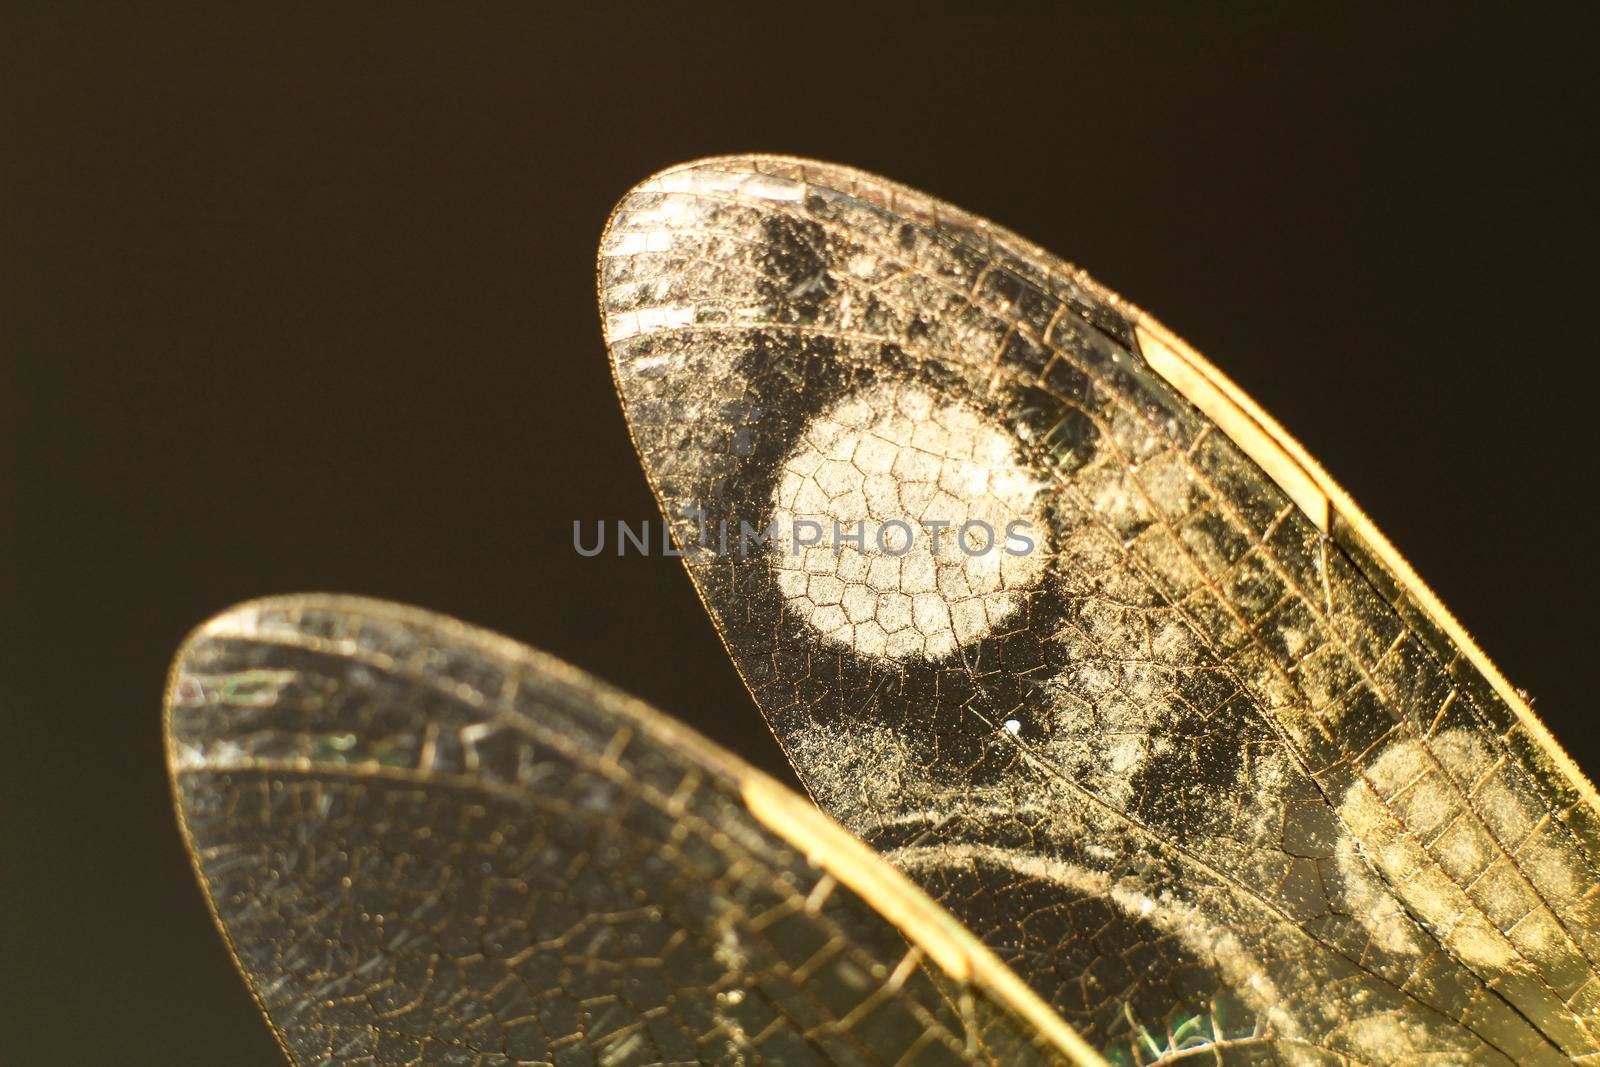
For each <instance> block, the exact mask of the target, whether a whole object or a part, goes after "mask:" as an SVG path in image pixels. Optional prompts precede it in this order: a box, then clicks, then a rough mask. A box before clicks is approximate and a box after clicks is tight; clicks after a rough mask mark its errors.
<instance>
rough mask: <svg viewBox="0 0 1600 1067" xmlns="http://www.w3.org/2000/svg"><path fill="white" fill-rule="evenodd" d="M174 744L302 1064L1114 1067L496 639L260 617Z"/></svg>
mask: <svg viewBox="0 0 1600 1067" xmlns="http://www.w3.org/2000/svg"><path fill="white" fill-rule="evenodd" d="M167 723H168V725H167V730H168V751H169V759H170V763H171V766H172V770H173V774H174V785H175V790H176V793H177V798H178V804H179V813H180V817H181V821H182V823H183V826H184V831H185V835H186V837H187V839H188V842H189V844H190V847H191V851H192V854H193V856H194V859H195V863H196V867H197V870H198V871H199V873H200V877H201V881H202V883H203V884H204V886H205V888H206V890H207V893H208V896H209V898H210V901H211V903H212V905H213V908H214V911H215V913H216V915H217V918H218V921H219V924H220V926H221V928H222V930H223V932H224V934H225V936H226V937H227V939H228V941H229V943H230V945H231V946H232V948H233V950H234V953H235V956H236V958H237V960H238V962H239V965H240V967H241V969H242V970H243V972H244V974H245V976H246V978H247V980H248V981H249V983H250V985H251V988H252V990H253V991H254V993H255V995H256V997H257V999H258V1001H259V1002H260V1004H261V1006H262V1008H263V1010H264V1011H265V1013H266V1015H267V1017H268V1020H269V1021H270V1023H271V1025H272V1027H273V1029H274V1031H275V1032H276V1034H277V1035H278V1037H279V1039H280V1041H281V1043H282V1045H283V1046H284V1048H285V1050H286V1051H287V1052H288V1054H289V1056H290V1058H291V1059H292V1060H293V1061H294V1062H295V1063H297V1064H305V1065H310V1064H386V1065H387V1064H462V1065H467V1064H471V1065H482V1067H489V1065H500V1064H514V1063H515V1064H522V1063H556V1064H572V1063H584V1064H591V1063H599V1064H606V1065H613V1067H620V1065H623V1064H647V1063H648V1064H664V1063H698V1062H712V1063H758V1062H780V1063H789V1064H802V1063H819V1064H821V1063H827V1064H897V1063H898V1064H912V1063H915V1064H933V1063H997V1062H1002V1061H1010V1060H1019V1061H1020V1062H1024V1063H1035V1062H1037V1063H1055V1062H1084V1063H1089V1062H1096V1061H1097V1057H1094V1055H1093V1054H1092V1053H1089V1052H1087V1050H1085V1049H1084V1048H1083V1047H1082V1045H1081V1043H1079V1042H1077V1040H1076V1038H1075V1035H1072V1034H1071V1033H1070V1032H1069V1031H1067V1030H1066V1028H1065V1027H1064V1026H1062V1025H1061V1023H1060V1020H1059V1019H1057V1018H1055V1017H1053V1016H1052V1015H1051V1014H1050V1013H1049V1012H1048V1010H1047V1009H1045V1008H1044V1006H1043V1005H1042V1004H1041V1003H1040V1002H1039V1001H1038V1000H1037V999H1036V998H1034V997H1032V996H1031V994H1029V993H1027V991H1026V989H1025V987H1023V986H1021V984H1020V983H1019V982H1017V980H1016V979H1015V977H1014V976H1011V975H1009V974H1008V973H1006V972H1004V970H1003V968H1001V967H1000V966H999V965H998V964H997V962H996V961H995V960H994V959H993V957H992V956H990V955H989V954H988V953H987V952H985V951H984V950H983V949H982V948H981V947H980V946H978V945H977V944H976V943H975V942H973V941H972V940H971V938H970V937H969V936H967V935H965V934H964V933H963V932H961V931H960V930H959V929H958V928H956V927H955V926H954V923H953V921H952V920H950V919H949V918H948V916H944V915H943V914H942V913H940V912H939V911H938V909H937V908H935V907H934V906H933V905H932V904H931V902H930V901H928V900H927V898H926V897H924V896H922V895H921V894H920V893H919V892H917V891H916V890H914V889H912V888H911V887H910V886H909V885H908V884H906V883H905V882H904V881H903V880H902V879H900V877H899V876H898V875H896V874H895V873H894V872H893V871H892V870H891V869H889V868H888V867H886V866H884V865H883V864H882V863H881V862H880V861H877V860H876V859H875V858H874V857H871V856H870V855H868V854H867V853H866V851H865V850H864V849H863V848H861V846H860V845H859V844H858V843H856V842H855V841H854V840H853V839H851V838H850V837H849V836H848V835H847V834H845V833H844V832H843V831H841V830H839V829H838V828H837V827H835V826H833V825H832V824H831V823H828V822H827V821H826V820H825V819H823V818H822V817H821V816H820V815H819V814H817V813H816V811H815V809H813V808H811V807H810V805H809V804H806V803H805V802H804V801H801V800H799V799H798V798H794V797H791V796H789V795H787V794H786V793H785V792H784V791H783V790H782V789H781V787H778V786H777V785H776V784H775V783H772V782H771V781H770V780H769V779H766V778H764V777H762V776H761V775H759V774H758V773H757V772H755V771H753V770H751V769H750V768H748V767H746V766H744V765H743V764H741V763H740V762H739V761H737V760H736V759H734V758H733V757H731V756H729V755H727V754H726V753H723V752H721V751H720V750H717V749H715V748H713V747H712V746H711V745H710V744H709V743H707V742H705V741H703V740H701V739H700V738H698V737H697V736H695V735H693V734H690V733H689V732H688V731H687V730H684V729H682V728H681V727H678V726H676V725H674V724H672V723H670V722H668V721H667V720H665V719H664V718H662V717H661V716H659V715H657V714H655V713H654V712H651V711H650V710H649V709H647V708H644V707H643V706H641V705H640V704H638V703H637V702H636V701H632V700H630V699H628V698H626V697H623V696H621V695H620V694H618V693H616V692H614V691H612V690H610V689H608V688H606V687H604V686H602V685H600V684H599V683H597V682H595V681H593V680H592V679H589V678H588V677H586V676H584V675H582V674H580V673H579V672H577V671H575V670H573V669H571V668H569V667H566V666H565V665H563V664H560V663H559V662H557V661H554V660H552V659H549V658H548V657H544V656H541V655H538V654H536V653H534V652H531V651H529V650H527V649H524V648H521V647H520V646H517V645H514V644H513V643H511V642H509V641H506V640H504V639H500V638H495V637H492V636H489V635H486V634H483V633H481V632H478V631H474V630H471V629H469V628H467V627H465V626H463V625H461V624H459V623H455V622H453V621H450V620H445V619H441V618H437V617H434V616H429V615H426V614H423V613H421V612H417V611H412V610H408V609H402V608H398V607H394V606H391V605H384V604H378V603H373V602H367V601H358V600H353V599H349V598H330V597H309V598H286V599H280V600H269V601H261V602H257V603H253V604H249V605H245V606H243V607H240V608H237V609H234V610H233V611H230V612H228V613H226V614H224V615H222V616H220V617H218V618H217V619H215V620H213V621H212V622H211V623H209V624H208V625H207V626H205V627H203V628H202V629H201V630H200V631H199V632H198V633H197V634H196V635H195V636H194V637H193V638H192V639H191V640H190V642H189V643H188V644H187V645H186V647H185V649H184V650H183V652H182V653H181V654H180V656H179V659H178V661H177V663H176V665H175V667H174V673H173V680H172V685H171V689H170V692H169V698H168V720H167ZM764 819H765V820H767V821H765V822H764V821H763V820H764ZM769 823H771V824H772V825H769ZM774 827H776V828H774ZM808 857H810V858H808ZM869 898H870V900H871V903H869ZM875 908H883V909H884V913H883V914H880V912H879V911H877V910H875ZM885 915H887V916H889V918H887V919H886V918H885ZM891 920H892V921H891ZM902 930H905V931H910V932H911V934H912V937H913V939H914V941H913V943H908V941H907V939H906V936H905V935H904V934H903V933H902Z"/></svg>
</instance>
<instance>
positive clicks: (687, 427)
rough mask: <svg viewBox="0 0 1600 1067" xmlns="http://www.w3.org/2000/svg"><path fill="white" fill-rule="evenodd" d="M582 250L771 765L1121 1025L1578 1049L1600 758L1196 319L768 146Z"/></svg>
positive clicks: (1144, 1045) (1151, 1031)
mask: <svg viewBox="0 0 1600 1067" xmlns="http://www.w3.org/2000/svg"><path fill="white" fill-rule="evenodd" d="M600 290H601V303H602V313H603V319H604V325H605V331H606V337H607V341H608V344H609V345H610V349H611V355H612V360H613V366H614V370H615V374H616V378H617V383H618V387H619V390H620V392H621V395H622V399H623V402H624V407H625V409H626V412H627V417H628V422H629V425H630V427H631V430H632V433H633V435H634V439H635V442H636V444H637V446H638V449H639V452H640V454H641V456H642V458H643V461H644V466H645V469H646V471H647V473H648V475H649V478H650V481H651V483H652V484H653V486H654V488H655V491H656V493H657V495H658V497H659V499H660V502H661V505H662V507H663V509H664V511H665V512H666V513H667V514H668V516H669V517H670V518H672V519H673V520H674V521H675V530H676V532H677V536H678V538H679V540H680V541H681V542H683V543H684V544H685V545H686V546H688V548H689V551H688V553H687V556H686V559H685V562H686V563H687V565H688V567H689V571H690V573H691V575H692V576H693V578H694V580H695V582H696V584H697V585H698V587H699V590H700V593H701V595H702V597H703V598H704V600H705V602H706V604H707V606H708V608H709V609H710V611H711V614H712V616H713V618H714V620H715V622H716V624H717V627H718V628H719V630H720V631H721V633H722V635H723V638H724V640H725V642H726V644H727V646H728V648H729V650H730V652H731V654H732V655H733V658H734V660H735V662H736V663H737V665H738V667H739V670H740V671H741V672H742V673H743V675H744V678H745V680H746V682H747V683H748V685H749V687H750V689H751V691H752V693H753V694H754V696H755V698H756V700H757V702H758V703H759V704H760V706H761V709H762V711H763V712H764V713H765V715H766V716H767V717H768V719H769V721H770V722H771V724H772V726H773V728H774V730H775V732H776V734H777V736H778V738H779V740H780V741H781V742H782V744H783V745H784V747H785V749H786V750H787V752H788V754H789V756H790V758H791V760H792V761H793V763H794V765H795V767H796V769H797V770H798V772H799V774H800V776H801V778H802V780H803V781H804V782H805V784H806V786H807V787H808V789H809V790H810V791H811V793H812V795H813V796H814V797H815V798H816V799H817V801H818V802H819V803H820V804H821V805H822V807H823V808H824V809H826V810H827V811H828V812H830V813H831V814H833V815H834V816H835V817H836V818H838V819H839V820H840V821H841V822H843V823H844V824H845V825H846V826H848V827H849V828H850V829H852V830H854V831H855V832H856V833H857V834H858V835H860V836H861V837H862V838H863V839H864V840H865V841H866V842H867V843H869V844H871V845H872V846H874V847H875V848H877V849H879V850H881V851H883V852H884V853H886V854H887V855H888V856H889V857H890V859H891V860H892V861H893V862H894V863H895V864H896V865H897V866H899V867H900V868H901V869H902V870H904V871H905V872H907V873H908V874H909V875H910V876H911V877H912V878H913V879H914V880H916V881H917V882H918V883H920V884H921V885H922V886H923V888H925V889H926V890H927V891H928V892H929V893H930V894H931V895H932V896H933V897H935V898H936V899H937V900H939V901H940V902H941V903H943V904H944V905H945V907H947V908H948V909H949V910H950V911H951V912H953V913H954V914H955V915H956V916H957V917H958V918H960V919H961V920H962V921H964V922H965V923H966V924H967V925H968V926H969V927H971V928H972V929H973V930H974V931H976V932H977V933H978V934H979V935H980V937H982V939H983V940H984V941H985V942H986V943H988V944H989V946H990V947H991V948H993V949H994V950H995V951H996V953H997V954H998V955H1000V957H1001V958H1002V959H1004V960H1005V961H1006V962H1008V963H1010V964H1011V965H1012V967H1014V968H1015V969H1016V970H1017V971H1018V972H1019V973H1020V974H1021V975H1022V976H1023V977H1024V978H1025V979H1026V980H1027V981H1028V982H1029V983H1031V984H1032V986H1033V988H1034V989H1035V990H1036V991H1037V992H1038V993H1039V994H1040V995H1041V996H1042V997H1043V998H1044V999H1045V1000H1047V1001H1049V1002H1050V1003H1051V1004H1052V1005H1053V1006H1054V1007H1055V1008H1056V1009H1057V1010H1059V1011H1060V1012H1061V1013H1062V1014H1063V1016H1064V1017H1065V1018H1066V1019H1067V1020H1068V1021H1069V1022H1070V1023H1072V1024H1073V1025H1074V1026H1075V1027H1077V1028H1078V1029H1079V1030H1080V1031H1081V1032H1083V1033H1084V1034H1085V1036H1086V1037H1087V1038H1088V1039H1090V1041H1091V1043H1094V1044H1096V1045H1098V1046H1099V1047H1100V1048H1102V1049H1104V1050H1105V1052H1106V1054H1107V1056H1108V1057H1109V1058H1111V1059H1112V1060H1114V1061H1117V1062H1153V1061H1161V1060H1167V1059H1176V1058H1179V1057H1181V1056H1185V1055H1195V1054H1200V1055H1203V1056H1205V1057H1208V1058H1209V1057H1216V1058H1219V1059H1223V1060H1226V1061H1228V1062H1235V1061H1239V1062H1244V1061H1251V1060H1279V1061H1287V1062H1296V1063H1299V1062H1317V1063H1322V1062H1335V1061H1356V1062H1367V1063H1403V1062H1417V1061H1423V1060H1427V1061H1429V1062H1469V1061H1470V1062H1499V1063H1510V1062H1517V1063H1522V1064H1533V1063H1549V1064H1555V1063H1565V1062H1568V1059H1569V1057H1570V1058H1571V1059H1573V1060H1579V1061H1584V1060H1588V1061H1591V1062H1600V982H1597V980H1596V960H1597V959H1600V903H1597V895H1600V885H1597V882H1600V879H1597V877H1596V868H1597V856H1600V849H1597V842H1600V832H1597V826H1600V824H1597V805H1596V797H1595V792H1594V789H1593V787H1592V786H1591V785H1590V784H1589V783H1588V782H1587V781H1586V780H1585V779H1584V778H1583V777H1582V776H1581V774H1580V773H1579V772H1578V771H1577V770H1576V769H1575V768H1574V767H1573V766H1572V765H1571V763H1570V761H1569V760H1568V759H1567V758H1566V756H1565V755H1564V754H1563V753H1562V752H1561V751H1560V750H1559V748H1558V747H1557V746H1556V745H1555V744H1554V742H1553V741H1552V740H1551V739H1550V737H1549V736H1548V734H1547V732H1546V731H1545V730H1544V728H1543V727H1542V726H1541V725H1540V724H1539V722H1538V721H1537V719H1536V718H1535V717H1534V716H1533V714H1532V712H1531V711H1530V710H1529V708H1528V707H1527V705H1526V704H1525V702H1524V701H1523V700H1522V699H1521V698H1520V697H1519V696H1518V695H1517V694H1516V693H1515V692H1514V691H1513V690H1512V689H1511V688H1510V687H1509V686H1508V685H1507V684H1506V683H1505V681H1504V680H1503V679H1502V678H1501V677H1500V675H1499V674H1498V673H1497V672H1496V671H1495V670H1494V668H1493V667H1492V666H1491V665H1490V664H1489V662H1488V661H1487V659H1485V658H1484V657H1483V655H1482V654H1481V653H1480V652H1479V651H1478V650H1477V648H1476V647H1475V646H1474V645H1473V644H1472V642H1471V641H1470V639H1468V638H1467V636H1466V635H1465V634H1464V633H1463V632H1462V631H1461V629H1460V628H1459V626H1457V625H1456V624H1455V622H1454V621H1453V620H1452V619H1451V618H1450V617H1449V615H1448V614H1447V613H1446V612H1445V611H1444V610H1443V609H1442V608H1441V607H1440V606H1439V605H1438V603H1437V602H1436V601H1435V600H1434V598H1433V597H1432V595H1431V594H1430V593H1429V592H1428V591H1427V590H1426V588H1425V587H1424V586H1422V584H1421V583H1420V582H1419V581H1418V580H1417V579H1416V578H1415V576H1414V575H1413V574H1412V573H1411V571H1410V569H1409V567H1407V566H1406V564H1405V563H1404V561H1403V560H1402V559H1401V558H1400V557H1399V556H1398V554H1396V553H1395V552H1394V551H1393V549H1391V548H1390V547H1389V546H1388V544H1387V543H1386V542H1385V541H1384V540H1383V539H1382V538H1381V536H1379V535H1378V534H1377V533H1376V531H1375V530H1374V529H1373V528H1372V527H1371V525H1370V523H1368V522H1367V520H1366V519H1365V518H1364V517H1363V516H1362V515H1361V514H1360V512H1359V511H1357V510H1356V508H1355V507H1354V505H1352V504H1351V503H1350V502H1349V500H1348V499H1347V498H1346V497H1345V496H1344V494H1343V493H1342V492H1340V491H1339V490H1338V488H1337V487H1336V486H1334V485H1333V483H1332V482H1331V481H1330V480H1329V479H1328V478H1327V477H1326V475H1324V474H1323V473H1322V472H1321V470H1320V469H1319V468H1318V467H1317V466H1316V465H1315V463H1313V462H1312V461H1311V460H1310V459H1309V457H1307V456H1306V455H1305V453H1304V452H1303V450H1301V449H1300V447H1299V446H1298V445H1297V444H1295V443H1294V442H1293V441H1292V440H1291V439H1290V438H1288V437H1287V436H1286V435H1284V434H1283V433H1282V431H1281V430H1279V429H1278V428H1277V426H1276V425H1275V424H1274V423H1273V422H1272V420H1271V419H1270V418H1268V417H1267V416H1266V415H1265V414H1263V413H1262V412H1261V411H1260V410H1259V409H1258V408H1257V407H1256V406H1255V405H1254V404H1253V403H1251V402H1250V401H1249V400H1248V398H1246V397H1244V396H1243V395H1242V394H1241V393H1240V392H1239V391H1238V390H1237V388H1236V387H1234V386H1233V385H1232V384H1231V383H1229V382H1228V381H1227V380H1226V379H1225V378H1224V377H1222V376H1221V375H1220V374H1219V373H1217V372H1216V371H1215V370H1214V369H1213V368H1211V367H1210V366H1209V365H1208V364H1206V363H1205V362H1204V361H1203V360H1201V359H1200V358H1199V357H1198V356H1197V355H1195V354H1194V353H1193V352H1192V351H1190V350H1189V349H1188V348H1187V347H1186V346H1184V345H1183V343H1182V342H1181V341H1179V340H1177V339H1176V338H1175V337H1173V336H1172V335H1171V334H1170V333H1168V332H1167V331H1166V330H1164V329H1163V328H1162V327H1161V326H1159V325H1158V324H1157V323H1155V322H1154V321H1153V320H1151V319H1150V318H1148V317H1147V316H1145V315H1144V314H1142V313H1141V312H1139V311H1138V310H1137V309H1135V308H1132V307H1130V306H1129V305H1128V304H1126V303H1124V302H1123V301H1121V300H1119V299H1118V298H1117V297H1115V296H1113V295H1112V294H1110V293H1108V292H1106V291H1105V290H1103V289H1101V288H1100V287H1099V286H1097V285H1096V284H1095V283H1093V282H1092V281H1090V280H1089V279H1088V278H1087V277H1085V276H1084V275H1083V274H1082V273H1081V272H1079V271H1077V270H1076V269H1074V268H1072V267H1070V266H1068V265H1067V264H1064V263H1062V262H1061V261H1059V260H1057V259H1055V258H1053V257H1051V256H1050V255H1048V254H1047V253H1045V252H1044V251H1042V250H1041V249H1039V248H1037V247H1035V246H1033V245H1031V244H1028V243H1027V242H1025V241H1023V240H1021V239H1020V238H1017V237H1015V236H1014V235H1012V234H1010V233H1007V232H1005V231H1003V230H1001V229H999V228H998V227H995V226H993V225H991V224H989V223H987V222H984V221H982V220H980V219H976V218H973V217H972V216H970V215H966V214H964V213H962V212H961V211H959V210H957V209H955V208H952V207H950V206H948V205H945V204H942V203H940V202H938V201H936V200H933V199H931V198H929V197H927V196H924V195H922V194H920V193H917V192H915V191H913V190H910V189H906V188H904V187H901V186H897V185H894V184H891V183H889V182H886V181H883V180H881V179H878V178H874V177H872V176H870V175H866V174H863V173H860V172H857V171H852V170H849V169H846V168H842V167H837V166H830V165H827V164H819V163H814V162H807V161H802V160H793V159H782V158H775V157H743V158H725V159H712V160H706V161H702V162H699V163H693V164H689V165H686V166H683V167H678V168H675V169H672V170H669V171H666V172H664V173H662V174H660V175H658V176H656V177H655V178H653V179H651V180H649V181H647V182H645V183H644V184H642V185H640V186H638V187H637V188H635V189H634V190H633V191H632V192H631V193H629V194H628V196H627V197H626V198H625V199H624V200H623V202H622V203H621V205H620V206H619V207H618V208H617V210H616V212H615V213H614V215H613V216H612V219H611V221H610V224H609V226H608V228H607V231H606V235H605V238H604V243H603V246H602V249H601V258H600ZM896 522H899V523H903V524H904V526H899V525H895V524H896ZM941 523H943V524H946V525H944V526H940V525H939V524H941ZM1012 523H1017V524H1019V525H1016V526H1015V527H1012V525H1011V524H1012ZM746 527H748V529H746ZM985 528H987V529H988V530H989V531H991V532H992V536H995V537H997V538H999V539H1004V541H1003V543H1004V546H1005V547H1004V548H995V549H993V550H990V551H988V552H981V551H976V550H977V549H980V548H982V547H983V542H984V539H985V536H986V535H985ZM724 529H727V530H729V531H731V532H730V533H729V534H727V535H726V538H725V539H724V535H723V534H722V533H721V532H720V531H722V530H724ZM908 529H909V532H910V533H911V534H913V535H914V536H913V537H911V538H907V536H906V533H907V530H908ZM1008 529H1014V531H1015V532H1016V533H1017V534H1018V535H1019V537H1018V538H1017V539H1015V540H1012V539H1007V538H1006V531H1007V530H1008ZM835 531H837V533H836V532H835ZM963 531H965V532H964V533H963ZM934 532H942V533H943V534H944V536H945V541H944V551H943V552H942V554H941V552H940V551H939V550H938V548H937V547H936V546H935V545H934V544H933V543H932V537H931V534H932V533H934ZM741 533H744V534H746V536H745V537H743V538H741V536H740V535H741ZM751 534H754V535H755V536H749V535H751ZM852 534H854V535H855V539H853V540H852V539H851V535H852ZM840 535H842V538H841V537H840ZM880 536H883V540H881V541H880V540H879V539H878V538H879V537H880ZM763 537H765V540H763ZM819 538H820V543H814V542H817V541H818V539H819ZM836 538H839V539H838V540H836ZM954 538H964V539H963V540H961V541H956V540H953V539H954ZM968 541H970V542H971V543H970V544H969V543H968ZM952 545H955V546H956V548H957V549H959V550H953V549H952ZM1030 545H1031V548H1030V547H1029V546H1030Z"/></svg>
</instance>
